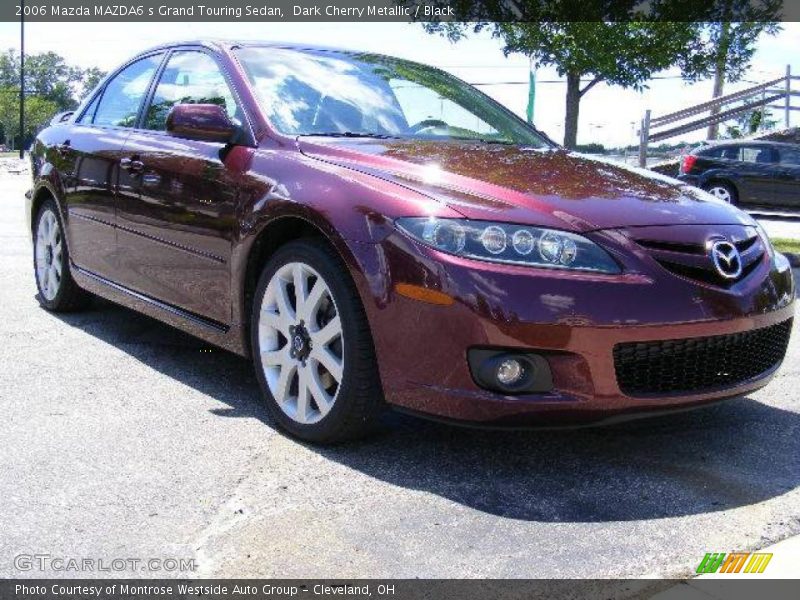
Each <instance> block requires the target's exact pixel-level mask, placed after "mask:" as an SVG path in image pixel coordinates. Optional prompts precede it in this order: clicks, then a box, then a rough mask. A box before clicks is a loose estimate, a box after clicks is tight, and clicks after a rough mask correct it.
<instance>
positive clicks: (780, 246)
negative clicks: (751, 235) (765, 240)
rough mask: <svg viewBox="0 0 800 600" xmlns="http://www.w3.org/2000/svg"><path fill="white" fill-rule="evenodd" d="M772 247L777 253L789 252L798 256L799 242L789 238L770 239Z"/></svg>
mask: <svg viewBox="0 0 800 600" xmlns="http://www.w3.org/2000/svg"><path fill="white" fill-rule="evenodd" d="M771 241H772V245H773V246H775V250H777V251H778V252H791V253H793V254H800V240H791V239H789V238H772V240H771Z"/></svg>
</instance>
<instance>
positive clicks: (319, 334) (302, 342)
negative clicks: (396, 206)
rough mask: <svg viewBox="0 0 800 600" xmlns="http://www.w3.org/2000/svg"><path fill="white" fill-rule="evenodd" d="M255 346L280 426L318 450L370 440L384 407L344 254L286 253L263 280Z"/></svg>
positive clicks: (315, 244) (309, 245) (297, 249)
mask: <svg viewBox="0 0 800 600" xmlns="http://www.w3.org/2000/svg"><path fill="white" fill-rule="evenodd" d="M251 318H252V320H251V347H252V349H253V362H254V363H255V368H256V376H257V378H258V381H259V384H260V386H261V390H262V392H263V394H264V396H265V398H266V400H267V406H268V407H269V410H270V412H271V414H272V416H273V417H274V418H275V420H276V421H277V422H278V423H279V424H280V426H281V427H282V428H283V429H285V430H286V431H288V432H289V433H291V434H292V435H294V436H296V437H298V438H301V439H303V440H307V441H310V442H316V443H334V442H340V441H343V440H347V439H353V438H356V437H361V436H363V435H364V434H366V433H368V432H369V431H370V430H371V429H372V427H373V425H374V423H375V422H376V420H377V417H378V416H379V414H380V412H381V409H382V408H383V397H382V392H381V385H380V380H379V378H378V373H377V365H376V360H375V352H374V348H373V343H372V337H371V335H370V332H369V326H368V323H367V319H366V315H365V313H364V309H363V307H362V305H361V301H360V298H359V296H358V293H357V291H356V289H355V285H354V284H353V282H352V280H351V279H350V276H349V274H348V273H347V271H346V269H345V268H344V265H343V264H342V262H341V260H340V259H339V257H338V255H336V253H335V252H333V251H332V250H331V249H330V248H329V247H328V246H327V245H326V244H324V243H323V242H321V241H319V240H298V241H294V242H290V243H289V244H287V245H286V246H283V247H282V248H280V249H279V250H278V251H277V252H276V253H275V254H274V255H273V256H272V257H271V258H270V260H269V261H268V263H267V264H266V266H265V267H264V270H263V271H262V273H261V277H260V278H259V281H258V285H257V288H256V294H255V298H254V300H253V311H252V317H251Z"/></svg>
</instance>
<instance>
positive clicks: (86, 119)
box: [78, 92, 103, 124]
mask: <svg viewBox="0 0 800 600" xmlns="http://www.w3.org/2000/svg"><path fill="white" fill-rule="evenodd" d="M102 95H103V93H102V92H100V93H98V94H97V95H96V96H95V97H94V98H93V99H92V102H91V103H90V104H89V106H88V107H87V108H86V110H85V111H84V113H83V116H81V118H80V119H78V123H83V124H88V123H91V122H92V120H93V119H94V113H95V112H96V111H97V105H98V104H99V103H100V98H101V97H102Z"/></svg>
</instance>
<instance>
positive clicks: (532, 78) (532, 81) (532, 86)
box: [528, 60, 536, 125]
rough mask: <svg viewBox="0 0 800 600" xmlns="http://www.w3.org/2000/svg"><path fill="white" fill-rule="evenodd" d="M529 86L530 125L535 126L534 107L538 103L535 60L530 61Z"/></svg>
mask: <svg viewBox="0 0 800 600" xmlns="http://www.w3.org/2000/svg"><path fill="white" fill-rule="evenodd" d="M528 73H529V85H528V123H530V124H531V125H533V105H534V103H535V101H536V69H535V68H534V66H533V60H531V61H530V69H529V71H528Z"/></svg>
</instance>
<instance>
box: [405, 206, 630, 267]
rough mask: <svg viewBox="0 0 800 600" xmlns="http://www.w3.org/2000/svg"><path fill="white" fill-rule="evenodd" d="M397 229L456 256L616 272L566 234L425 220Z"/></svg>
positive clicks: (589, 246) (587, 244)
mask: <svg viewBox="0 0 800 600" xmlns="http://www.w3.org/2000/svg"><path fill="white" fill-rule="evenodd" d="M397 226H398V227H399V228H400V229H401V230H402V231H404V232H405V233H407V234H408V235H410V236H411V237H412V238H414V239H416V240H418V241H420V242H422V243H423V244H426V245H428V246H431V247H433V248H436V249H437V250H441V251H442V252H447V253H448V254H455V255H457V256H464V257H468V258H475V259H478V260H485V261H489V262H497V263H506V264H513V265H526V266H530V267H545V268H551V269H553V268H555V269H575V270H580V271H594V272H597V273H620V272H621V271H620V268H619V265H618V264H617V263H616V262H615V261H614V259H613V258H611V256H609V254H608V252H606V251H605V250H603V249H602V248H601V247H600V246H598V245H597V244H595V243H594V242H592V241H591V240H588V239H586V238H585V237H583V236H580V235H576V234H574V233H568V232H566V231H557V230H554V229H543V228H541V227H528V226H526V225H510V224H508V223H492V222H489V221H468V220H466V219H436V218H427V217H420V218H416V217H408V218H402V219H397Z"/></svg>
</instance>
